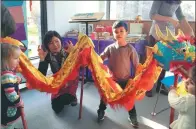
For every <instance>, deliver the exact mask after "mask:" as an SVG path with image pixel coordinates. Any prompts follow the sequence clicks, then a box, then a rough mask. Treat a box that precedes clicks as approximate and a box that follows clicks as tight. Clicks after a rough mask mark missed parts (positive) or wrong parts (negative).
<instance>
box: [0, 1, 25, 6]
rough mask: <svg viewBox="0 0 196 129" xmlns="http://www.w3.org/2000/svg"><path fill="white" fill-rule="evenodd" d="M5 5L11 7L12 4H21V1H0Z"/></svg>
mask: <svg viewBox="0 0 196 129" xmlns="http://www.w3.org/2000/svg"><path fill="white" fill-rule="evenodd" d="M2 2H3V4H4V5H5V6H6V7H13V6H22V5H23V1H22V0H21V1H19V0H18V1H2Z"/></svg>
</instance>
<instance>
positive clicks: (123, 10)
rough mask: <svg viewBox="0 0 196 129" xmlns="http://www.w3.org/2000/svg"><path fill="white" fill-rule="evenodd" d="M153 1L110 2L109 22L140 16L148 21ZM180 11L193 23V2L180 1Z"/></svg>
mask: <svg viewBox="0 0 196 129" xmlns="http://www.w3.org/2000/svg"><path fill="white" fill-rule="evenodd" d="M152 3H153V1H110V20H133V19H135V17H136V16H137V15H141V16H142V19H143V20H150V18H149V12H150V9H151V6H152ZM181 7H182V11H183V13H184V15H185V16H186V18H187V19H188V20H189V21H195V1H182V3H181Z"/></svg>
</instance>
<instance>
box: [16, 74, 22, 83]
mask: <svg viewBox="0 0 196 129" xmlns="http://www.w3.org/2000/svg"><path fill="white" fill-rule="evenodd" d="M21 82H22V78H20V77H18V76H17V83H18V84H20V83H21Z"/></svg>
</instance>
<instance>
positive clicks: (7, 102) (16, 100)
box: [1, 71, 22, 117]
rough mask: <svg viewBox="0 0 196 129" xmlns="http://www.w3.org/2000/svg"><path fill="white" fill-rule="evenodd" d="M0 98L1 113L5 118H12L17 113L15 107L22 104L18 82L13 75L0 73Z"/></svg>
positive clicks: (8, 72)
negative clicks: (0, 100)
mask: <svg viewBox="0 0 196 129" xmlns="http://www.w3.org/2000/svg"><path fill="white" fill-rule="evenodd" d="M1 92H2V93H1V98H2V104H1V105H2V111H3V112H4V113H5V112H6V114H7V117H13V116H14V115H15V114H16V112H17V110H18V109H17V107H20V106H21V104H22V101H21V98H20V96H19V94H18V93H19V88H18V80H17V76H16V74H15V73H13V72H11V71H4V72H2V73H1Z"/></svg>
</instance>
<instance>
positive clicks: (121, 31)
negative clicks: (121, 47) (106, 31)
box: [113, 27, 127, 41]
mask: <svg viewBox="0 0 196 129" xmlns="http://www.w3.org/2000/svg"><path fill="white" fill-rule="evenodd" d="M113 35H114V38H115V39H116V40H117V41H124V40H126V37H127V31H126V30H125V28H124V27H118V28H116V29H113Z"/></svg>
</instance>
